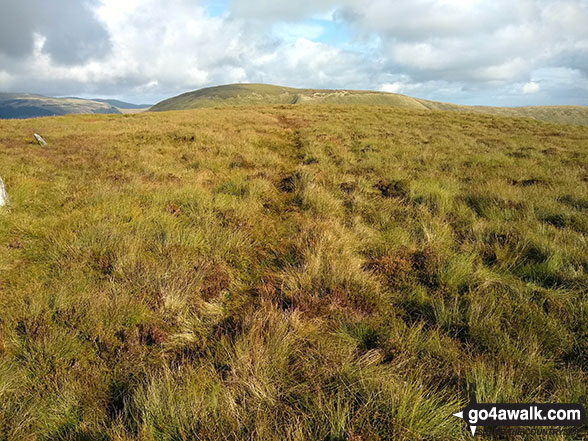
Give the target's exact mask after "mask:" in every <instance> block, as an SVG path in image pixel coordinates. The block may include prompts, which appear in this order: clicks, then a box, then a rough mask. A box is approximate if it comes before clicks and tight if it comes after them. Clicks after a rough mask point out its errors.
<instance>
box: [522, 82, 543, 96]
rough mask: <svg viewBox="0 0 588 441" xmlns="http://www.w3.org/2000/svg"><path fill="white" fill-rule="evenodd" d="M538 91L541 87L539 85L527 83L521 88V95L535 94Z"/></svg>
mask: <svg viewBox="0 0 588 441" xmlns="http://www.w3.org/2000/svg"><path fill="white" fill-rule="evenodd" d="M540 90H541V86H540V85H539V83H536V82H535V81H529V82H528V83H525V84H524V85H523V87H522V91H523V93H537V92H539V91H540Z"/></svg>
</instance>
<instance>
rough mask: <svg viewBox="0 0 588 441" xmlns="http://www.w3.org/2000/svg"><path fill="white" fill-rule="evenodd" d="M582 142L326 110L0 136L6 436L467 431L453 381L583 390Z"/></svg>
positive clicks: (70, 122) (511, 395)
mask: <svg viewBox="0 0 588 441" xmlns="http://www.w3.org/2000/svg"><path fill="white" fill-rule="evenodd" d="M33 131H35V132H39V133H41V134H42V135H43V136H44V137H45V138H46V139H47V140H48V141H49V146H48V147H46V148H40V147H38V146H35V145H33V144H32V143H31V142H30V134H32V132H33ZM587 139H588V131H587V130H586V128H582V127H574V126H563V125H555V124H547V123H539V122H535V121H529V120H523V119H509V118H501V117H492V116H485V115H478V114H460V113H454V112H430V111H424V110H422V111H421V110H402V109H391V108H378V107H361V106H337V105H322V106H311V105H307V106H304V107H291V106H274V107H242V108H233V109H230V108H227V109H205V110H195V111H190V112H176V113H174V112H166V113H157V114H155V113H148V114H140V115H125V116H67V117H59V118H52V119H39V120H34V121H10V122H2V135H1V136H0V169H1V170H0V172H1V174H2V177H3V179H4V181H5V184H6V188H7V191H8V193H9V195H10V204H9V205H7V206H6V207H3V208H1V209H0V311H1V315H0V439H6V440H12V439H27V440H54V439H64V440H82V439H86V440H109V439H112V440H121V441H122V440H132V439H141V440H145V441H148V440H182V439H185V440H188V439H203V440H204V439H207V440H208V439H210V440H215V439H218V440H221V439H222V440H225V439H234V440H241V439H260V440H261V439H264V440H266V439H275V440H288V439H290V440H307V439H317V440H319V439H320V440H354V441H357V440H387V439H395V440H407V441H409V440H410V441H412V440H459V439H463V440H465V439H470V438H469V437H470V436H471V435H470V434H469V433H468V432H467V431H466V430H465V427H464V426H463V424H462V423H460V422H459V421H458V420H456V419H455V418H454V417H452V416H451V413H453V412H456V411H458V410H460V409H461V408H462V407H463V406H464V405H465V403H466V402H467V399H468V397H466V389H465V385H466V384H467V383H468V382H472V383H474V384H476V386H477V393H478V399H479V400H480V401H487V402H492V401H515V402H517V401H527V402H529V401H545V402H549V401H560V402H570V401H578V400H579V398H580V396H582V395H587V394H588V390H587V383H586V375H587V371H588V364H587V363H588V355H587V354H588V352H587V351H588V338H587V337H586V336H588V298H587V296H586V293H587V292H588V240H587V238H586V233H587V231H588V230H587V228H588V217H587V216H588V214H587V207H588V187H587V182H588V156H587V155H588V151H587V144H586V140H587ZM482 437H483V434H482Z"/></svg>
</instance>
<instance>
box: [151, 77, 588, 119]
mask: <svg viewBox="0 0 588 441" xmlns="http://www.w3.org/2000/svg"><path fill="white" fill-rule="evenodd" d="M275 104H366V105H372V106H389V107H400V108H404V109H415V110H452V111H457V112H475V113H487V114H495V115H502V116H514V117H527V118H533V119H537V120H541V121H548V122H557V123H564V124H579V125H588V107H586V106H528V107H489V106H461V105H457V104H449V103H440V102H436V101H429V100H423V99H420V98H412V97H410V96H405V95H399V94H395V93H387V92H375V91H366V90H323V89H294V88H291V87H281V86H272V85H269V84H229V85H225V86H216V87H207V88H205V89H200V90H196V91H194V92H188V93H184V94H182V95H179V96H177V97H174V98H169V99H167V100H165V101H162V102H160V103H158V104H156V105H155V106H153V107H152V108H151V110H153V111H163V110H186V109H197V108H202V107H225V106H252V105H266V106H267V105H275Z"/></svg>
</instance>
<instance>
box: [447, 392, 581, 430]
mask: <svg viewBox="0 0 588 441" xmlns="http://www.w3.org/2000/svg"><path fill="white" fill-rule="evenodd" d="M582 401H583V402H585V399H583V400H582ZM453 416H456V417H458V418H462V419H463V420H464V421H465V422H466V424H467V425H468V426H469V428H470V431H471V432H472V435H474V436H475V434H476V429H477V427H478V426H483V427H499V426H518V427H521V426H527V427H535V428H537V427H548V426H552V427H568V428H570V429H571V428H573V427H577V428H580V427H582V426H583V425H584V424H585V423H586V409H585V408H584V406H583V405H581V404H575V403H559V404H547V403H540V404H537V403H517V404H506V403H478V402H476V394H475V388H473V387H470V402H469V404H468V405H467V406H466V408H465V409H464V410H462V411H461V412H457V413H454V414H453Z"/></svg>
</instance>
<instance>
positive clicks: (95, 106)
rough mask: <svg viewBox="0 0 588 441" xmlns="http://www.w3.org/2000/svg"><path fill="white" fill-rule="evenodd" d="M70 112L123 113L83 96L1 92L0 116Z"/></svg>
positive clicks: (10, 117)
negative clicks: (60, 96)
mask: <svg viewBox="0 0 588 441" xmlns="http://www.w3.org/2000/svg"><path fill="white" fill-rule="evenodd" d="M70 113H121V112H120V111H119V110H118V109H117V108H116V107H114V106H112V105H110V104H108V103H101V102H97V101H92V100H85V99H81V98H53V97H46V96H42V95H32V94H15V93H0V118H2V119H15V118H17V119H20V118H35V117H41V116H55V115H67V114H70Z"/></svg>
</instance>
